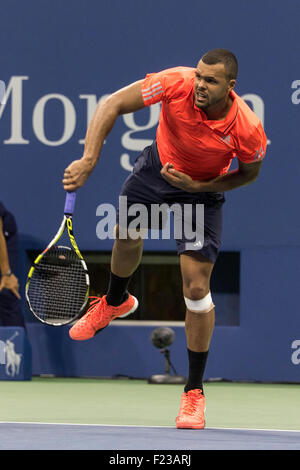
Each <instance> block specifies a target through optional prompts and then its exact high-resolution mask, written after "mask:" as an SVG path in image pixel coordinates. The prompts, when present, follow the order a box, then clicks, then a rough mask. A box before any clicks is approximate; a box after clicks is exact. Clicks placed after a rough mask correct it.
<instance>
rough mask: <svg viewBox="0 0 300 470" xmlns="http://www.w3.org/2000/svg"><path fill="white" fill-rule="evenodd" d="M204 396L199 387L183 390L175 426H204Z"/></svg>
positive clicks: (181, 427)
mask: <svg viewBox="0 0 300 470" xmlns="http://www.w3.org/2000/svg"><path fill="white" fill-rule="evenodd" d="M204 412H205V397H204V395H203V393H202V390H200V388H196V389H194V390H190V391H189V392H187V393H186V392H184V393H183V394H182V396H181V403H180V410H179V415H178V416H177V418H176V428H179V429H203V428H204V426H205V417H204Z"/></svg>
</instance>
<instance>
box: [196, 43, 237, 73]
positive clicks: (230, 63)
mask: <svg viewBox="0 0 300 470" xmlns="http://www.w3.org/2000/svg"><path fill="white" fill-rule="evenodd" d="M201 60H202V61H203V62H204V63H205V64H208V65H215V64H219V63H221V64H224V66H225V70H226V73H227V77H228V78H229V80H233V79H234V80H235V79H236V77H237V74H238V61H237V58H236V56H235V55H234V54H233V53H232V52H230V51H228V50H227V49H212V50H211V51H208V52H206V54H204V56H203V57H202V59H201Z"/></svg>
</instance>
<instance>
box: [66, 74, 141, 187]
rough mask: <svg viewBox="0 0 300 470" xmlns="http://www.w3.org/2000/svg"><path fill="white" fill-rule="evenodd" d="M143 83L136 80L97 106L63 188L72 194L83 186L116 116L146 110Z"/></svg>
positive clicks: (68, 170) (67, 173)
mask: <svg viewBox="0 0 300 470" xmlns="http://www.w3.org/2000/svg"><path fill="white" fill-rule="evenodd" d="M142 82H143V80H139V81H137V82H135V83H132V84H131V85H128V86H127V87H125V88H122V89H120V90H118V91H116V92H115V93H113V94H112V95H110V96H109V97H108V98H107V99H106V100H104V101H101V102H100V103H99V104H98V106H97V109H96V111H95V114H94V116H93V117H92V119H91V122H90V124H89V126H88V130H87V134H86V138H85V146H84V153H83V156H82V158H81V159H80V160H75V161H73V162H72V163H71V164H70V165H69V166H68V167H67V168H66V169H65V172H64V178H63V186H64V189H65V190H66V191H75V190H76V189H78V188H80V187H81V186H83V184H84V183H85V181H86V180H87V178H88V177H89V175H90V174H91V172H92V171H93V169H94V168H95V166H96V165H97V162H98V160H99V157H100V153H101V149H102V147H103V144H104V141H105V139H106V137H107V135H108V134H109V132H110V131H111V130H112V128H113V126H114V124H115V122H116V120H117V118H118V116H120V115H121V114H127V113H132V112H134V111H138V110H139V109H142V108H144V107H145V104H144V100H143V97H142V91H141V84H142Z"/></svg>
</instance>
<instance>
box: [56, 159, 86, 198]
mask: <svg viewBox="0 0 300 470" xmlns="http://www.w3.org/2000/svg"><path fill="white" fill-rule="evenodd" d="M92 171H93V166H92V164H91V163H89V161H88V160H87V159H84V158H81V159H80V160H74V161H73V162H72V163H71V164H70V165H69V166H68V167H67V168H66V169H65V172H64V178H63V180H62V183H63V186H64V189H65V191H75V190H76V189H78V188H80V187H81V186H83V185H84V183H85V182H86V180H87V179H88V177H89V175H90V174H91V172H92Z"/></svg>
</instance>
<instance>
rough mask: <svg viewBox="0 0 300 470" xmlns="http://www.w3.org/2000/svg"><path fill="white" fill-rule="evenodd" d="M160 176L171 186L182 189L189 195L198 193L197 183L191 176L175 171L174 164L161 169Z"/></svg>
mask: <svg viewBox="0 0 300 470" xmlns="http://www.w3.org/2000/svg"><path fill="white" fill-rule="evenodd" d="M160 174H161V176H162V177H163V178H164V179H165V180H166V181H167V182H168V183H169V184H171V185H172V186H175V188H179V189H182V190H183V191H186V192H188V193H193V192H196V184H197V182H196V181H194V180H193V179H192V178H191V177H190V176H189V175H186V174H185V173H181V172H180V171H177V170H175V168H174V165H173V164H172V163H166V164H165V166H164V167H163V168H162V169H161V172H160Z"/></svg>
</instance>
